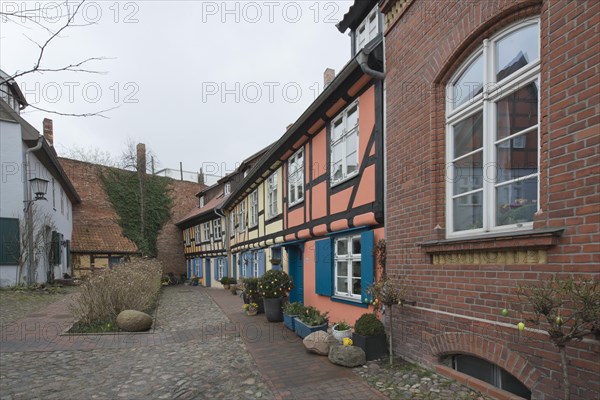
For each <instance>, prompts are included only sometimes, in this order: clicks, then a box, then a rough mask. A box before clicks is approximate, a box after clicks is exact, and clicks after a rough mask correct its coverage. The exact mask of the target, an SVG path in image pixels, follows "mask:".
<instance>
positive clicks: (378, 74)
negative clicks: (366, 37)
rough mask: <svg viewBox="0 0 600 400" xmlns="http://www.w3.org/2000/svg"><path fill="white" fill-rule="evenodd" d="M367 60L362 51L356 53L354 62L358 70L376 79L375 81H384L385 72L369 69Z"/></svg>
mask: <svg viewBox="0 0 600 400" xmlns="http://www.w3.org/2000/svg"><path fill="white" fill-rule="evenodd" d="M368 59H369V55H368V54H365V53H363V52H362V51H361V52H360V53H358V56H357V58H356V61H357V62H358V65H359V66H360V69H362V71H363V72H364V73H365V74H367V75H369V76H370V77H372V78H374V79H377V80H380V81H382V80H384V79H385V72H383V71H376V70H374V69H373V68H371V67H369V65H368V64H367V61H368Z"/></svg>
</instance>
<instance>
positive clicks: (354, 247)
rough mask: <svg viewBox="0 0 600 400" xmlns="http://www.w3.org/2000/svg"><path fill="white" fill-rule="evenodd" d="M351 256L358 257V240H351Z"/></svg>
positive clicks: (357, 238)
mask: <svg viewBox="0 0 600 400" xmlns="http://www.w3.org/2000/svg"><path fill="white" fill-rule="evenodd" d="M352 254H356V255H360V238H359V237H356V238H353V239H352Z"/></svg>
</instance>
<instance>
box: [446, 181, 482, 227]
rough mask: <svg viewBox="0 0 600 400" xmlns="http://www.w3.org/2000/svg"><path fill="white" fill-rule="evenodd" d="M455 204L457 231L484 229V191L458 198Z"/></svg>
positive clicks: (455, 225)
mask: <svg viewBox="0 0 600 400" xmlns="http://www.w3.org/2000/svg"><path fill="white" fill-rule="evenodd" d="M453 203H454V204H453V207H454V230H455V231H464V230H467V229H477V228H482V227H483V206H482V204H483V191H480V192H476V193H472V194H470V195H465V196H461V197H457V198H455V199H454V200H453Z"/></svg>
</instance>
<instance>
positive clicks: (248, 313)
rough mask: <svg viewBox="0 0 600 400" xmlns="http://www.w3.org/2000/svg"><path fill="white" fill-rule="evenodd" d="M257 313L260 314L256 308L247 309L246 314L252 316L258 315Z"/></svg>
mask: <svg viewBox="0 0 600 400" xmlns="http://www.w3.org/2000/svg"><path fill="white" fill-rule="evenodd" d="M256 314H258V310H254V311H246V315H250V316H252V315H256Z"/></svg>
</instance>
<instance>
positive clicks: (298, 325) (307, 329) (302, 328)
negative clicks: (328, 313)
mask: <svg viewBox="0 0 600 400" xmlns="http://www.w3.org/2000/svg"><path fill="white" fill-rule="evenodd" d="M294 330H295V331H296V335H298V336H300V337H301V338H302V339H304V338H305V337H307V336H308V335H310V334H311V333H313V332H316V331H325V332H327V322H325V323H324V324H321V325H317V326H308V325H306V324H305V323H304V322H302V321H300V320H299V319H298V318H294Z"/></svg>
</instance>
